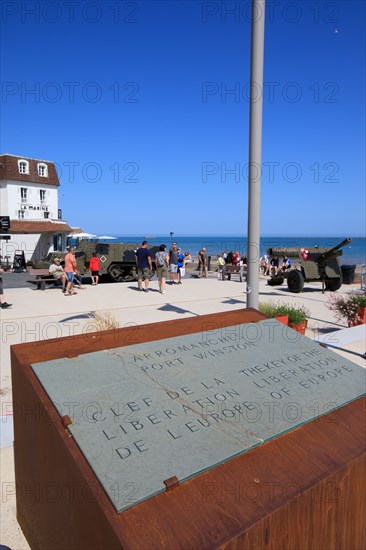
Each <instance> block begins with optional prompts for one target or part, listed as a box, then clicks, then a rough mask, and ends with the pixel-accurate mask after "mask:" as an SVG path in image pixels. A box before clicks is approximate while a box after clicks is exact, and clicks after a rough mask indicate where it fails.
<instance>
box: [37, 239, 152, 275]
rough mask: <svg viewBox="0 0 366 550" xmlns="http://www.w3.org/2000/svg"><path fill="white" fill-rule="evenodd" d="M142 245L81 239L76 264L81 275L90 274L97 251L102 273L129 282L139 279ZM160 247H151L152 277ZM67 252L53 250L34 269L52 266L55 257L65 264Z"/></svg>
mask: <svg viewBox="0 0 366 550" xmlns="http://www.w3.org/2000/svg"><path fill="white" fill-rule="evenodd" d="M139 246H140V245H138V244H135V243H117V244H115V243H113V244H110V243H103V242H101V243H93V242H90V241H80V242H79V245H78V248H77V249H76V251H75V257H76V265H77V269H78V271H80V273H81V275H88V274H89V262H90V258H91V257H92V254H93V252H96V254H97V256H98V258H99V259H100V270H99V273H100V275H109V277H110V278H111V279H112V280H113V281H116V282H119V283H120V282H128V281H136V280H137V268H136V258H135V255H136V250H137V249H138V248H139ZM157 251H158V247H156V246H154V247H152V248H150V252H151V255H152V270H151V275H150V278H152V277H153V276H154V274H155V270H156V266H155V254H156V252H157ZM66 254H67V252H57V251H55V252H51V253H50V254H48V256H47V257H46V258H44V259H42V260H39V261H36V262H35V263H34V265H33V269H45V268H48V267H49V266H50V264H51V263H52V261H53V258H55V257H57V258H61V260H62V261H61V265H62V266H64V258H65V256H66Z"/></svg>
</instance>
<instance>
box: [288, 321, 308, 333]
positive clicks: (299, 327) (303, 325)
mask: <svg viewBox="0 0 366 550" xmlns="http://www.w3.org/2000/svg"><path fill="white" fill-rule="evenodd" d="M288 326H289V327H290V328H293V329H294V330H296V331H297V332H299V333H300V334H305V331H306V327H307V326H308V321H307V319H306V320H305V321H303V322H302V323H300V324H299V325H292V324H291V323H289V324H288Z"/></svg>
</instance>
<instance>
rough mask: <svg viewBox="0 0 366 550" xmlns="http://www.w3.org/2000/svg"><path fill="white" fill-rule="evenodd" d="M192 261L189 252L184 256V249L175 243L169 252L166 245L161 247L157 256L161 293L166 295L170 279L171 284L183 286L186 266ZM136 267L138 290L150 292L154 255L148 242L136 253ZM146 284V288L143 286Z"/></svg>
mask: <svg viewBox="0 0 366 550" xmlns="http://www.w3.org/2000/svg"><path fill="white" fill-rule="evenodd" d="M190 261H191V255H190V254H189V252H185V253H184V254H183V252H182V249H181V248H179V247H178V246H177V243H173V244H172V246H171V247H170V249H169V252H167V247H166V245H165V244H161V245H160V246H159V250H158V252H156V254H155V265H156V274H157V277H158V286H159V292H160V293H161V294H165V284H166V280H167V279H168V277H170V280H169V282H170V284H171V285H173V284H175V283H177V284H178V285H181V284H182V277H184V275H185V266H186V264H187V263H188V262H190ZM136 265H137V276H138V282H137V284H138V289H139V290H140V291H144V292H148V291H149V281H150V274H151V271H152V253H151V251H150V250H149V248H148V242H147V241H143V242H142V245H141V246H140V248H139V249H138V250H137V251H136ZM143 283H144V286H143Z"/></svg>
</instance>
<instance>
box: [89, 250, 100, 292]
mask: <svg viewBox="0 0 366 550" xmlns="http://www.w3.org/2000/svg"><path fill="white" fill-rule="evenodd" d="M89 269H90V272H91V280H92V285H97V284H98V281H99V270H100V259H99V258H98V257H97V253H96V252H93V254H92V257H91V258H90V262H89Z"/></svg>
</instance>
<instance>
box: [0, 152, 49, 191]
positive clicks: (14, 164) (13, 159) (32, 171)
mask: <svg viewBox="0 0 366 550" xmlns="http://www.w3.org/2000/svg"><path fill="white" fill-rule="evenodd" d="M18 160H26V161H27V162H28V163H29V174H20V172H19V166H18ZM40 162H41V163H42V164H46V165H47V168H48V170H47V171H48V174H47V176H39V175H38V168H37V164H38V163H40ZM4 180H10V181H20V182H23V181H24V182H28V183H29V182H30V183H39V184H41V185H57V186H58V185H60V181H59V179H58V175H57V172H56V168H55V165H54V163H53V162H50V161H48V160H41V159H32V158H29V157H18V156H16V155H9V154H5V155H0V181H4Z"/></svg>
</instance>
